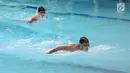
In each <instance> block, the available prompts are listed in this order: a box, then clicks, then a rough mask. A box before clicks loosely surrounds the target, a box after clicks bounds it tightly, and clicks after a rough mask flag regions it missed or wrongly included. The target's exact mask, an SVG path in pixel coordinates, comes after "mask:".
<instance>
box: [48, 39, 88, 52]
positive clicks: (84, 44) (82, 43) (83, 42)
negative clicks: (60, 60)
mask: <svg viewBox="0 0 130 73" xmlns="http://www.w3.org/2000/svg"><path fill="white" fill-rule="evenodd" d="M88 47H89V40H88V39H87V38H86V37H81V38H80V40H79V44H69V45H65V46H58V47H56V48H54V49H51V50H49V51H47V52H46V54H52V53H54V52H57V51H60V50H64V51H71V52H73V51H77V50H81V51H88Z"/></svg>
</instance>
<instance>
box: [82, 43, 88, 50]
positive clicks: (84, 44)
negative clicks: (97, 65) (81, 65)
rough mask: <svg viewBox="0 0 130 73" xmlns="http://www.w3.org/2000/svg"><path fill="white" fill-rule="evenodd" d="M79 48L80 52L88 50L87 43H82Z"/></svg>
mask: <svg viewBox="0 0 130 73" xmlns="http://www.w3.org/2000/svg"><path fill="white" fill-rule="evenodd" d="M80 47H81V49H82V50H88V43H86V42H84V43H82V44H80Z"/></svg>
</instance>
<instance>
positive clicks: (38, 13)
mask: <svg viewBox="0 0 130 73" xmlns="http://www.w3.org/2000/svg"><path fill="white" fill-rule="evenodd" d="M45 11H46V10H45V9H44V7H42V6H41V7H38V9H37V11H36V14H35V15H34V16H32V17H30V18H27V19H16V20H19V21H25V22H29V23H33V22H36V21H37V20H38V19H40V18H43V17H45V18H47V16H46V14H45Z"/></svg>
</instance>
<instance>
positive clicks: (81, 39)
mask: <svg viewBox="0 0 130 73" xmlns="http://www.w3.org/2000/svg"><path fill="white" fill-rule="evenodd" d="M79 43H80V44H83V45H84V46H89V40H88V39H87V38H86V37H81V38H80V40H79Z"/></svg>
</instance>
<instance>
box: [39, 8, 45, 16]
mask: <svg viewBox="0 0 130 73" xmlns="http://www.w3.org/2000/svg"><path fill="white" fill-rule="evenodd" d="M45 11H46V10H45V8H44V7H42V6H40V7H38V14H39V15H40V16H42V17H43V16H44V15H45Z"/></svg>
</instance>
